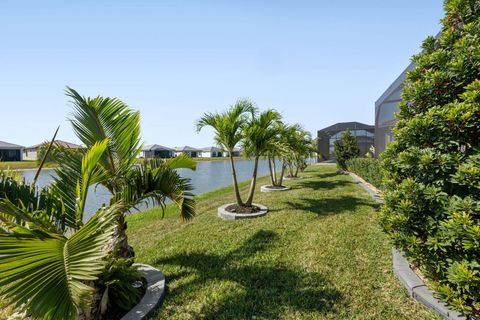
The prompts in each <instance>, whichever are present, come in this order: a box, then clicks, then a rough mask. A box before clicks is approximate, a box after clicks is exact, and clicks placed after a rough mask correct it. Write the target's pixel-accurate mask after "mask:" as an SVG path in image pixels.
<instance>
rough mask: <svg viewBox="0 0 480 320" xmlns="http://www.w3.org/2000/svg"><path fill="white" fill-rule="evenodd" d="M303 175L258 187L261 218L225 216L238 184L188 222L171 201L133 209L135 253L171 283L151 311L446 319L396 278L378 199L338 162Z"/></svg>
mask: <svg viewBox="0 0 480 320" xmlns="http://www.w3.org/2000/svg"><path fill="white" fill-rule="evenodd" d="M303 176H304V177H305V178H308V179H304V180H298V181H294V182H292V186H294V188H293V189H292V190H291V191H290V192H287V193H260V192H258V194H257V195H256V201H258V202H259V203H262V204H264V205H266V206H268V207H269V210H270V213H269V214H268V215H266V216H264V217H262V218H260V219H253V220H240V221H236V222H235V223H225V221H222V220H220V219H218V218H217V208H218V207H219V206H221V205H222V204H224V203H225V202H227V201H228V199H229V198H231V197H232V191H231V190H232V188H231V187H228V188H223V189H220V190H217V191H215V192H212V193H209V194H205V195H201V196H199V197H198V199H197V200H198V205H197V208H198V216H197V217H196V218H195V219H193V220H192V221H190V222H188V223H184V222H181V221H180V220H179V219H175V218H173V217H174V216H175V215H176V213H175V210H174V209H173V208H172V207H169V208H168V209H167V218H166V219H163V220H160V219H159V216H160V214H161V213H160V211H158V210H157V209H153V210H149V211H146V212H142V213H139V214H135V215H132V216H129V217H128V219H127V220H128V226H129V229H128V236H129V239H130V243H131V244H132V245H133V246H134V248H135V250H136V251H135V252H136V261H137V262H139V263H147V264H150V265H152V266H154V267H155V268H157V269H159V270H160V271H161V272H162V273H164V274H165V276H166V282H167V286H168V288H169V290H168V292H167V295H166V297H165V300H164V302H163V304H162V306H161V308H160V309H158V310H157V312H156V313H154V314H153V316H152V319H195V318H206V319H252V318H255V317H256V318H259V319H279V318H282V319H347V318H348V319H351V318H357V319H437V318H438V317H437V316H436V315H435V314H433V313H432V312H430V311H428V310H427V309H426V308H425V307H423V306H422V305H420V304H419V303H417V302H415V301H413V300H412V299H410V298H409V296H408V294H407V292H406V290H405V289H404V288H403V286H402V285H401V284H400V283H399V282H398V281H397V279H396V278H395V276H394V274H393V272H392V267H391V251H390V250H391V246H390V244H389V243H388V241H387V239H386V237H385V235H384V234H383V233H382V231H381V230H380V228H379V227H378V225H377V223H376V222H375V219H374V216H375V213H376V210H377V207H378V204H376V203H375V202H374V201H373V200H371V198H369V197H368V195H367V194H365V192H364V191H363V190H361V189H360V187H359V186H358V185H356V184H355V183H354V182H353V181H352V179H351V177H350V176H348V175H342V174H337V173H336V168H335V167H334V166H311V167H309V168H308V169H307V170H306V171H305V172H304V173H303ZM267 183H268V178H261V179H259V181H258V184H259V185H262V184H267ZM240 186H241V191H242V193H245V192H247V190H248V182H245V183H242V184H240ZM231 200H232V201H233V199H231Z"/></svg>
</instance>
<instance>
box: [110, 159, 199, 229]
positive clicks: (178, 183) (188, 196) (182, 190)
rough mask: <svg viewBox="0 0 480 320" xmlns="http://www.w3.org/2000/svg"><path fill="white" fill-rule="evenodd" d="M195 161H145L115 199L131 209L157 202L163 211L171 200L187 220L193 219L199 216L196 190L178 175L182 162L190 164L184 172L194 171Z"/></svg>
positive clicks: (132, 171)
mask: <svg viewBox="0 0 480 320" xmlns="http://www.w3.org/2000/svg"><path fill="white" fill-rule="evenodd" d="M191 161H193V160H191V159H190V160H188V159H187V158H180V159H179V161H178V162H176V163H175V161H174V160H171V161H165V160H162V159H148V160H145V161H144V162H143V163H141V164H140V165H138V166H137V167H135V168H134V169H132V170H131V171H130V172H129V173H128V174H127V175H126V177H125V184H124V185H123V189H122V190H121V191H120V192H118V193H117V194H116V195H115V199H116V200H122V201H123V202H124V203H125V204H128V205H129V206H131V207H136V206H137V205H139V204H141V203H146V204H148V203H149V202H153V204H154V205H158V206H161V207H162V208H163V209H165V202H166V200H167V199H170V200H172V201H173V202H174V203H175V204H176V206H177V207H178V208H179V210H180V214H181V216H182V217H183V218H184V219H187V220H188V219H191V218H192V217H193V216H194V215H195V199H194V195H193V193H192V192H191V191H192V190H193V187H192V185H191V183H190V179H187V178H182V177H181V176H180V175H179V174H178V172H177V171H176V169H178V168H180V166H179V165H180V163H181V162H184V164H186V166H185V167H184V168H188V169H192V168H194V165H193V164H192V163H191Z"/></svg>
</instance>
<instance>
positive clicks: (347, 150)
mask: <svg viewBox="0 0 480 320" xmlns="http://www.w3.org/2000/svg"><path fill="white" fill-rule="evenodd" d="M334 148H335V160H336V161H337V166H338V168H339V169H340V170H344V171H345V170H347V161H348V160H349V159H352V158H355V157H358V156H359V155H360V149H359V148H358V143H357V138H356V137H355V136H352V135H351V133H350V129H347V130H346V131H345V132H344V133H343V134H342V139H341V140H336V141H335V145H334Z"/></svg>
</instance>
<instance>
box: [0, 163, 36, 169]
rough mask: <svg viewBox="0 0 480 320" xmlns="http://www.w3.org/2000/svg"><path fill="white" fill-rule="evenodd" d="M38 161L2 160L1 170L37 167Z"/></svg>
mask: <svg viewBox="0 0 480 320" xmlns="http://www.w3.org/2000/svg"><path fill="white" fill-rule="evenodd" d="M36 168H38V163H37V161H5V162H2V161H0V170H8V169H10V170H18V169H36Z"/></svg>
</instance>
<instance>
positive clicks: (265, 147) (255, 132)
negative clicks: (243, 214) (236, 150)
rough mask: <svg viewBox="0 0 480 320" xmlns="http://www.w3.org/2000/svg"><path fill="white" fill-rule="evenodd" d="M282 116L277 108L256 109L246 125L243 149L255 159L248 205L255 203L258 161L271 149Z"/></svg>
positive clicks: (246, 203) (246, 204)
mask: <svg viewBox="0 0 480 320" xmlns="http://www.w3.org/2000/svg"><path fill="white" fill-rule="evenodd" d="M281 118H282V117H281V115H280V113H279V112H277V111H276V110H273V109H268V110H266V111H263V112H261V113H259V112H258V111H257V110H256V109H254V110H252V112H251V118H250V121H249V122H248V123H247V124H246V125H245V126H244V130H243V134H244V137H245V138H244V140H243V149H244V151H245V154H246V155H248V156H250V157H253V159H254V166H253V173H252V181H251V183H250V189H249V192H248V197H247V201H245V206H246V207H251V206H252V204H253V196H254V194H255V185H256V183H257V173H258V161H259V159H260V157H262V156H264V155H266V154H267V152H268V151H269V148H270V146H271V143H272V140H273V139H274V138H275V136H276V135H277V133H278V131H277V130H276V128H275V124H277V123H279V122H280V121H281Z"/></svg>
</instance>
